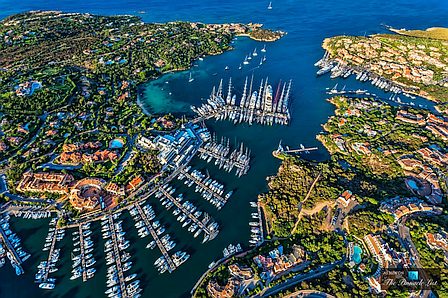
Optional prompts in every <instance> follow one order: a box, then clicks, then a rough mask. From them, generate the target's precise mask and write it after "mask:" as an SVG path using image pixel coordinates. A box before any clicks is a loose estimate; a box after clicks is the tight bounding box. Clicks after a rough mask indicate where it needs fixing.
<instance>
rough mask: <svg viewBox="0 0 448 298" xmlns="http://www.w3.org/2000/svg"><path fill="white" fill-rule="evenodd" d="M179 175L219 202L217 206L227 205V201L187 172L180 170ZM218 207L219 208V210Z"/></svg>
mask: <svg viewBox="0 0 448 298" xmlns="http://www.w3.org/2000/svg"><path fill="white" fill-rule="evenodd" d="M181 173H182V174H183V175H185V177H187V178H188V179H190V180H191V181H193V182H194V183H196V185H198V186H200V187H201V188H202V189H203V190H204V191H206V192H208V193H211V195H212V196H213V197H214V198H215V199H216V200H218V201H219V206H220V207H222V206H224V205H225V204H226V203H227V199H226V198H224V197H223V196H221V195H220V194H218V193H217V192H216V191H215V190H213V189H211V188H210V187H209V186H207V185H205V184H204V183H203V182H202V180H200V179H199V178H197V177H195V176H193V175H191V174H190V173H189V172H188V171H186V170H184V169H182V170H181ZM220 207H219V208H220Z"/></svg>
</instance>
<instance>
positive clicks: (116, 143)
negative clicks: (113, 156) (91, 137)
mask: <svg viewBox="0 0 448 298" xmlns="http://www.w3.org/2000/svg"><path fill="white" fill-rule="evenodd" d="M123 144H124V142H123V140H122V139H113V140H112V141H110V143H109V148H110V149H119V148H123Z"/></svg>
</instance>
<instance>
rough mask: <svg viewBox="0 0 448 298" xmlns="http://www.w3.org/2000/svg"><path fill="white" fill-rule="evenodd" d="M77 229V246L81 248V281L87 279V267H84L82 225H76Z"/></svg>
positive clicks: (84, 255)
mask: <svg viewBox="0 0 448 298" xmlns="http://www.w3.org/2000/svg"><path fill="white" fill-rule="evenodd" d="M78 231H79V247H80V250H81V267H82V281H83V282H86V281H87V267H86V254H85V249H84V235H83V230H82V225H79V226H78Z"/></svg>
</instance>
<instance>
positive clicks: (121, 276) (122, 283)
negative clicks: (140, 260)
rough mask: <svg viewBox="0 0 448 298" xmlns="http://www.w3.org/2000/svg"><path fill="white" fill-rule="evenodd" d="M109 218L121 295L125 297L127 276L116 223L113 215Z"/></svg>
mask: <svg viewBox="0 0 448 298" xmlns="http://www.w3.org/2000/svg"><path fill="white" fill-rule="evenodd" d="M107 220H108V221H109V228H110V232H111V235H112V242H113V246H114V255H115V263H116V265H117V273H118V279H119V284H120V289H121V295H122V297H123V298H126V297H127V296H128V295H127V291H126V283H125V278H124V273H123V267H122V264H121V258H120V249H119V247H118V240H117V234H116V231H115V224H114V220H113V219H112V215H109V216H108V217H107Z"/></svg>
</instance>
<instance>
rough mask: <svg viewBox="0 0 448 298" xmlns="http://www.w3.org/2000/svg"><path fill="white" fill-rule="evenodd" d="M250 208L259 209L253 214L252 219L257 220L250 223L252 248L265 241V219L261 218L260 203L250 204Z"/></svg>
mask: <svg viewBox="0 0 448 298" xmlns="http://www.w3.org/2000/svg"><path fill="white" fill-rule="evenodd" d="M250 206H251V207H252V208H257V212H252V213H251V216H252V219H255V220H256V221H254V222H249V226H250V231H251V236H250V237H251V239H250V240H249V244H250V245H251V246H258V245H260V244H262V243H263V241H264V232H263V219H262V216H261V207H260V204H259V203H258V202H250Z"/></svg>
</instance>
